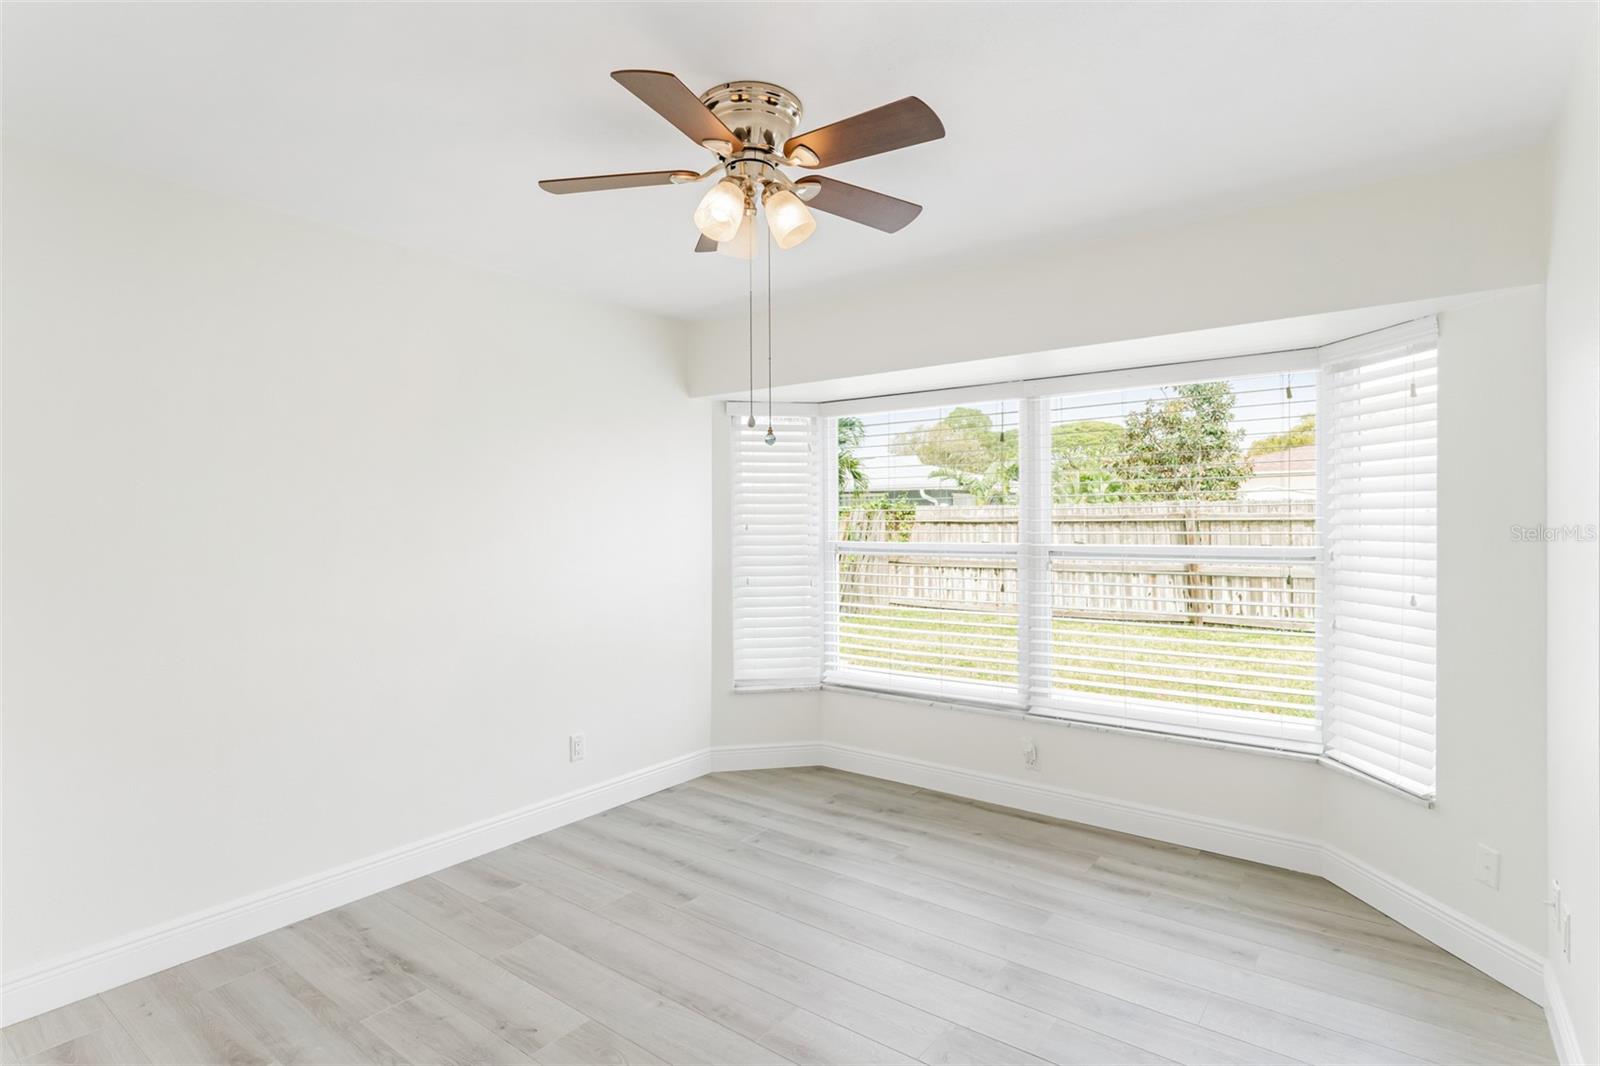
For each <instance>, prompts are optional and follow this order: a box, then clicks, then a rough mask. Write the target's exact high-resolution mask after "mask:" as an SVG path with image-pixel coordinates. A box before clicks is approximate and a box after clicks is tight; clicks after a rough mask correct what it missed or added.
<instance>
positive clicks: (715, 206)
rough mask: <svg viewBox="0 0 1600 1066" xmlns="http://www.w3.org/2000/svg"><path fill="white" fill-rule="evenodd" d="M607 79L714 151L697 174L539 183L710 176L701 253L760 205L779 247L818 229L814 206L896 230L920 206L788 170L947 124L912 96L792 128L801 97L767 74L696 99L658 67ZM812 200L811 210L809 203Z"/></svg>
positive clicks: (549, 188) (592, 188)
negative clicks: (795, 175)
mask: <svg viewBox="0 0 1600 1066" xmlns="http://www.w3.org/2000/svg"><path fill="white" fill-rule="evenodd" d="M611 77H612V78H613V79H615V80H616V81H617V83H618V84H620V85H621V86H622V87H623V88H625V89H627V90H628V91H629V92H631V93H633V94H634V95H635V96H637V97H638V98H639V99H640V100H642V101H644V103H645V104H646V105H648V106H649V107H650V108H651V110H653V111H655V112H656V114H658V115H660V116H661V117H662V118H664V119H666V120H667V121H668V122H670V123H672V124H673V125H674V126H676V127H678V129H679V130H681V131H682V132H683V133H684V135H685V136H687V137H688V138H689V139H690V140H691V141H693V142H694V143H695V144H696V145H698V146H699V147H701V148H704V149H706V150H708V151H710V152H711V153H712V154H714V155H715V156H716V157H717V161H716V163H714V164H713V165H712V166H710V167H709V168H707V169H706V170H705V171H703V172H697V171H693V170H651V171H640V172H637V173H631V174H599V175H595V176H592V177H583V178H555V179H551V180H547V181H541V182H540V183H539V187H540V188H541V189H544V190H545V191H546V192H552V193H563V194H564V193H573V192H601V191H605V190H609V189H632V188H640V187H644V186H649V185H690V184H694V183H695V182H700V181H705V180H707V179H709V178H712V177H716V178H717V181H716V183H715V184H714V185H712V187H711V189H710V190H709V191H708V192H707V193H706V194H705V196H704V197H703V198H702V199H701V201H700V204H699V206H698V207H696V208H695V212H694V224H695V227H696V228H697V229H699V231H700V233H701V235H702V237H704V238H705V239H704V240H702V241H700V243H699V244H697V245H696V246H695V251H697V252H710V251H718V250H721V249H720V248H719V247H718V246H719V245H722V244H726V243H729V242H730V241H733V239H734V236H735V234H736V233H737V232H738V230H739V228H740V227H741V226H742V225H743V224H744V221H745V217H746V215H747V212H749V211H750V210H751V209H752V208H754V207H756V206H757V205H759V207H760V208H761V210H762V212H763V213H764V214H765V216H766V220H767V226H768V228H769V229H771V230H772V233H773V237H774V239H775V240H776V241H777V243H778V247H779V248H783V249H789V248H794V247H796V246H797V245H799V244H801V243H802V242H804V241H805V240H806V238H808V237H810V236H811V234H812V233H814V232H815V230H816V219H815V218H814V217H812V214H811V212H812V211H813V210H816V211H822V212H824V213H825V214H831V215H837V216H838V217H840V218H847V219H849V220H850V221H852V222H859V223H861V224H863V225H866V226H871V227H873V228H874V229H878V230H882V231H883V232H885V233H895V232H898V231H899V230H901V229H903V228H905V227H906V226H907V225H908V224H910V222H911V220H912V219H914V218H916V217H917V215H918V214H920V213H921V211H922V208H921V207H920V206H918V205H917V204H913V203H909V202H907V201H905V200H900V199H896V198H895V197H893V196H885V195H884V194H882V193H879V192H873V191H872V190H871V189H863V188H861V187H860V186H856V185H848V184H846V183H844V182H842V181H837V180H834V179H831V178H825V177H821V176H820V175H818V176H811V175H808V176H806V177H802V178H800V179H799V180H798V181H796V180H794V179H793V178H790V177H789V175H787V174H785V173H784V171H783V168H784V167H799V168H801V169H804V170H816V169H819V168H822V167H829V166H833V165H835V164H838V163H848V162H850V161H851V160H854V159H861V158H864V157H866V156H871V155H879V154H881V153H883V152H892V151H895V150H896V149H899V148H907V147H910V146H911V145H914V144H922V143H924V142H926V141H933V140H938V139H939V138H940V137H943V136H944V125H943V123H941V122H940V121H939V116H938V115H936V114H934V113H933V109H932V108H930V107H929V106H928V105H927V104H925V103H923V102H922V101H921V100H919V99H917V98H916V97H915V96H908V97H906V98H904V99H903V100H896V101H895V102H894V103H892V104H884V105H883V106H882V107H875V108H873V109H872V110H871V111H863V112H862V113H861V114H859V115H856V116H854V117H853V118H847V119H844V120H842V121H839V122H835V123H832V124H831V125H827V126H821V127H819V128H817V129H814V130H810V131H808V132H806V133H799V134H797V133H796V132H795V131H796V130H797V129H799V128H800V120H801V118H802V116H803V115H804V114H805V108H804V107H803V106H802V105H801V103H800V98H799V97H798V96H796V95H795V94H794V93H792V92H790V91H789V90H788V89H785V88H784V87H783V86H781V85H774V84H772V83H771V82H766V81H729V82H723V83H722V84H721V85H718V86H715V87H713V88H711V89H708V90H706V91H705V92H703V93H701V94H700V95H699V96H696V95H695V94H694V93H693V92H692V91H691V90H690V89H689V87H688V86H686V85H684V84H683V82H681V81H679V80H678V79H677V77H675V76H674V75H672V74H668V73H666V72H665V71H660V70H618V71H613V72H612V74H611ZM808 204H809V205H810V206H809V207H808V206H807V205H808Z"/></svg>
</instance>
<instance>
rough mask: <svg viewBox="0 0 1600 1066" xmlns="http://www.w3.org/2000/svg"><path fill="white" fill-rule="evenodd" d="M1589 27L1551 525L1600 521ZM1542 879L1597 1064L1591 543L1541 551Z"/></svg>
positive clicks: (1597, 556) (1552, 448) (1555, 218)
mask: <svg viewBox="0 0 1600 1066" xmlns="http://www.w3.org/2000/svg"><path fill="white" fill-rule="evenodd" d="M1594 32H1595V31H1594V30H1592V29H1591V31H1590V34H1591V36H1590V41H1589V45H1588V47H1587V48H1586V49H1585V53H1584V57H1583V59H1582V61H1581V63H1580V65H1579V69H1578V72H1577V76H1576V77H1575V78H1574V81H1573V86H1572V89H1571V92H1570V94H1569V97H1568V103H1567V107H1566V112H1565V114H1564V116H1563V118H1562V121H1561V124H1560V126H1559V128H1558V130H1557V134H1556V144H1555V158H1554V171H1553V174H1554V189H1553V195H1552V207H1551V217H1550V262H1549V282H1548V285H1547V292H1548V297H1549V302H1548V307H1547V318H1546V330H1547V333H1548V336H1549V372H1548V389H1549V409H1548V412H1547V418H1548V422H1547V433H1548V448H1549V494H1548V498H1547V503H1546V509H1545V518H1544V521H1545V522H1546V523H1548V524H1549V525H1551V526H1553V527H1554V526H1561V525H1565V524H1569V523H1577V524H1586V523H1600V273H1597V271H1596V260H1597V258H1600V218H1597V212H1596V206H1595V200H1596V196H1597V193H1596V189H1600V167H1597V165H1596V126H1597V125H1600V109H1597V106H1596V97H1597V95H1600V81H1597V77H1596V65H1597V61H1596V45H1595V40H1594ZM1547 552H1548V567H1549V571H1548V579H1549V605H1548V610H1549V615H1548V626H1547V628H1548V630H1549V634H1550V643H1549V652H1548V656H1549V657H1548V673H1547V679H1548V686H1549V701H1550V703H1549V727H1548V728H1549V769H1548V773H1549V787H1550V794H1549V808H1550V837H1549V850H1550V876H1551V877H1553V878H1556V879H1558V880H1559V881H1560V882H1561V886H1562V890H1563V893H1564V898H1565V900H1566V902H1567V904H1568V905H1569V907H1570V909H1571V911H1572V958H1571V959H1570V960H1568V959H1567V957H1566V956H1565V955H1564V954H1563V952H1562V950H1561V945H1560V942H1559V937H1558V935H1557V931H1556V925H1555V923H1554V922H1551V923H1550V924H1549V927H1548V928H1549V930H1550V941H1549V945H1550V946H1549V959H1550V966H1551V972H1552V974H1553V976H1554V978H1555V984H1556V988H1557V989H1558V991H1559V993H1560V995H1561V997H1562V999H1563V1001H1564V1002H1565V1006H1566V1009H1567V1011H1568V1013H1569V1014H1570V1015H1571V1017H1572V1021H1573V1027H1574V1035H1575V1038H1576V1040H1577V1042H1578V1044H1579V1048H1578V1049H1574V1050H1576V1051H1578V1053H1579V1054H1580V1055H1581V1057H1582V1061H1585V1062H1600V545H1597V544H1595V543H1593V542H1590V543H1580V542H1576V541H1555V542H1554V543H1551V544H1550V545H1549V546H1548V548H1547Z"/></svg>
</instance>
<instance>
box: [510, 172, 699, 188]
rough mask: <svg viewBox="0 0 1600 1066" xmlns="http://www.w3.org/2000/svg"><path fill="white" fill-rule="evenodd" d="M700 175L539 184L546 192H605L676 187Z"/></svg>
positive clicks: (558, 180) (554, 180)
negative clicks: (649, 187) (664, 186)
mask: <svg viewBox="0 0 1600 1066" xmlns="http://www.w3.org/2000/svg"><path fill="white" fill-rule="evenodd" d="M699 176H700V175H699V174H696V173H695V172H694V171H692V170H645V171H640V172H639V173H636V174H594V175H591V176H590V177H587V178H547V179H546V180H544V181H541V182H540V183H539V188H541V189H543V190H544V191H545V192H553V193H569V192H604V191H606V190H607V189H639V188H643V187H644V186H646V185H676V184H678V182H676V181H674V180H673V179H674V178H677V179H680V180H681V181H693V180H694V179H695V178H698V177H699Z"/></svg>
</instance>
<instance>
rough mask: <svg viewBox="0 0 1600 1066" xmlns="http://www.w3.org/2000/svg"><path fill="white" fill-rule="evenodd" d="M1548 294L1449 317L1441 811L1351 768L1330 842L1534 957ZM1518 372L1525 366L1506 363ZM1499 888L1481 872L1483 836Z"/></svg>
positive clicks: (1540, 941)
mask: <svg viewBox="0 0 1600 1066" xmlns="http://www.w3.org/2000/svg"><path fill="white" fill-rule="evenodd" d="M1543 351H1544V294H1543V292H1542V290H1540V289H1538V288H1531V289H1522V290H1518V291H1515V292H1511V293H1507V294H1504V295H1501V296H1498V297H1495V298H1493V299H1490V300H1486V301H1484V302H1482V303H1478V304H1475V305H1473V306H1470V307H1466V308H1462V309H1459V310H1455V311H1448V312H1446V313H1445V314H1442V315H1440V316H1439V632H1438V637H1439V647H1438V656H1439V658H1438V680H1439V687H1438V714H1439V719H1438V726H1439V736H1438V790H1439V798H1438V801H1437V805H1436V806H1435V808H1434V809H1433V810H1427V809H1425V808H1423V807H1421V806H1419V805H1418V804H1415V803H1412V802H1409V801H1407V800H1403V799H1399V798H1396V797H1395V796H1393V795H1391V794H1389V793H1387V792H1383V791H1380V790H1378V789H1375V788H1373V787H1371V786H1370V785H1368V784H1366V783H1365V782H1362V781H1359V780H1355V779H1352V778H1349V777H1345V776H1343V775H1328V777H1327V779H1326V781H1325V782H1324V784H1323V791H1324V795H1323V806H1324V828H1323V832H1324V834H1325V838H1326V839H1327V840H1328V841H1329V842H1330V843H1331V844H1333V845H1335V846H1336V847H1339V848H1341V849H1342V850H1344V851H1346V852H1348V853H1350V854H1352V855H1354V856H1356V857H1357V858H1359V859H1362V860H1364V861H1365V862H1368V863H1370V864H1372V865H1373V866H1376V867H1377V868H1379V869H1381V870H1383V871H1385V872H1387V873H1390V874H1392V875H1394V876H1395V877H1398V878H1399V879H1400V880H1402V881H1404V882H1405V883H1406V884H1408V885H1410V886H1411V887H1412V888H1415V889H1417V890H1419V891H1421V892H1424V893H1426V894H1427V895H1429V896H1431V897H1432V898H1434V899H1436V900H1438V901H1439V902H1441V903H1444V904H1446V905H1448V906H1450V907H1453V908H1455V909H1456V910H1459V911H1460V912H1462V913H1463V914H1465V915H1467V916H1468V917H1469V918H1472V919H1474V920H1476V921H1478V922H1481V923H1482V924H1483V925H1485V926H1487V927H1488V928H1490V929H1492V930H1495V931H1496V932H1498V933H1500V934H1501V935H1502V936H1505V937H1508V938H1510V939H1511V940H1514V941H1515V942H1516V943H1518V944H1520V945H1522V946H1523V947H1525V948H1527V949H1528V950H1529V951H1531V952H1533V953H1535V954H1542V953H1543V950H1544V927H1543V925H1542V922H1543V920H1544V913H1543V912H1544V908H1543V901H1544V872H1545V849H1544V838H1543V826H1544V820H1545V807H1544V750H1545V722H1544V713H1543V709H1544V584H1545V570H1544V553H1543V551H1541V550H1540V548H1539V546H1538V545H1537V544H1530V543H1524V542H1517V541H1514V540H1513V538H1512V533H1511V527H1512V526H1515V525H1521V526H1531V525H1535V524H1537V523H1538V521H1539V518H1538V515H1539V514H1540V512H1541V509H1542V507H1543V502H1544V444H1543V441H1542V440H1541V439H1540V437H1539V433H1538V428H1537V427H1538V425H1539V421H1540V419H1541V418H1542V417H1543V414H1544V374H1543V358H1542V355H1543ZM1511 368H1515V369H1514V372H1508V370H1510V369H1511ZM1480 842H1481V843H1483V844H1486V845H1488V846H1489V847H1491V848H1494V849H1495V850H1496V851H1499V852H1500V854H1501V860H1500V862H1501V866H1500V887H1499V888H1498V889H1493V888H1489V887H1487V886H1485V885H1483V884H1480V883H1479V882H1478V881H1477V880H1475V879H1474V863H1475V861H1476V858H1477V847H1478V844H1479V843H1480Z"/></svg>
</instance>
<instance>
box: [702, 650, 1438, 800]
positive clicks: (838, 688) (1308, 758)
mask: <svg viewBox="0 0 1600 1066" xmlns="http://www.w3.org/2000/svg"><path fill="white" fill-rule="evenodd" d="M819 690H820V691H822V692H838V693H842V694H846V695H851V696H866V697H869V698H871V699H875V700H889V701H891V702H894V703H911V704H916V705H917V706H919V707H934V708H938V709H939V710H948V711H960V712H962V713H964V714H981V715H987V716H990V717H996V718H1006V719H1009V720H1011V721H1025V722H1030V723H1031V722H1037V723H1040V724H1043V725H1046V726H1061V727H1063V728H1068V729H1087V730H1091V731H1093V732H1098V733H1115V734H1119V735H1122V736H1134V737H1142V738H1145V739H1148V740H1157V741H1164V742H1166V743H1169V744H1187V745H1189V746H1191V747H1200V748H1212V749H1216V750H1221V751H1233V752H1242V753H1245V754H1249V755H1260V756H1265V757H1267V758H1274V759H1289V760H1292V761H1294V762H1312V763H1316V764H1317V765H1318V766H1321V767H1323V768H1325V769H1327V770H1331V771H1333V772H1334V773H1337V774H1341V775H1343V776H1345V777H1350V778H1354V779H1355V780H1357V781H1360V782H1362V783H1364V784H1366V785H1369V786H1371V787H1373V788H1377V789H1378V790H1380V791H1382V792H1386V793H1389V794H1390V795H1392V796H1395V797H1397V798H1399V799H1403V800H1407V801H1409V802H1411V803H1415V804H1418V805H1420V806H1422V807H1426V808H1428V809H1430V810H1431V809H1433V808H1434V806H1435V805H1436V799H1435V798H1434V797H1429V796H1418V795H1416V794H1415V793H1413V792H1407V791H1406V790H1405V789H1403V788H1400V787H1399V786H1397V785H1392V784H1390V783H1389V782H1387V781H1382V780H1379V779H1378V778H1376V777H1372V776H1370V775H1368V774H1364V773H1362V772H1361V771H1360V770H1355V769H1352V768H1351V767H1348V766H1346V765H1344V764H1343V763H1340V762H1336V761H1335V760H1333V759H1329V758H1327V757H1325V756H1323V755H1320V754H1318V753H1316V752H1310V751H1301V750H1295V749H1292V748H1283V747H1273V746H1270V745H1266V744H1260V743H1249V742H1245V741H1237V740H1219V739H1216V738H1212V737H1199V736H1185V735H1183V734H1181V733H1170V732H1166V731H1164V730H1159V729H1142V728H1140V727H1138V726H1136V725H1131V724H1126V723H1112V722H1090V721H1084V720H1081V719H1075V718H1070V717H1065V716H1062V715H1058V714H1041V713H1038V712H1033V711H1026V710H1023V709H1021V708H1014V707H997V706H991V705H987V704H981V703H962V702H958V701H954V700H947V699H935V698H931V697H928V696H918V695H915V694H908V693H900V692H885V691H883V690H881V689H872V688H861V687H857V686H855V685H841V684H834V683H831V682H826V683H823V684H820V685H805V686H798V687H791V688H776V689H750V688H741V689H734V690H733V691H734V694H735V695H751V694H761V693H773V692H805V691H819Z"/></svg>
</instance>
